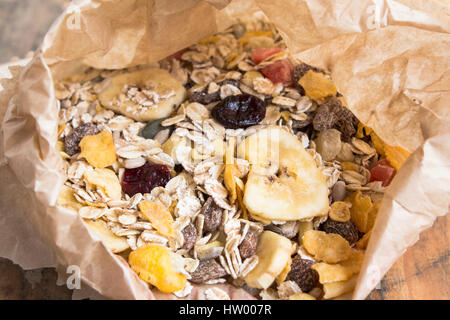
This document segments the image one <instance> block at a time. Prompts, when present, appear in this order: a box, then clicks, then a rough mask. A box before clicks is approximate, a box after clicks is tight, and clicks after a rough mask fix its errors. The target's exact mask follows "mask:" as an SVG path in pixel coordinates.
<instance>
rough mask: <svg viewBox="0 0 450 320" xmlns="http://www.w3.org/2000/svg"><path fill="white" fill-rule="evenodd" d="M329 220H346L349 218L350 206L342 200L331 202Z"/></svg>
mask: <svg viewBox="0 0 450 320" xmlns="http://www.w3.org/2000/svg"><path fill="white" fill-rule="evenodd" d="M328 215H329V216H330V219H331V220H334V221H337V222H347V221H348V220H350V208H349V206H348V204H347V203H346V202H344V201H336V202H333V204H332V205H331V208H330V213H329V214H328Z"/></svg>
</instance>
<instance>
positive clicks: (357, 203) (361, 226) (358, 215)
mask: <svg viewBox="0 0 450 320" xmlns="http://www.w3.org/2000/svg"><path fill="white" fill-rule="evenodd" d="M346 201H348V202H350V203H351V204H352V206H351V208H350V214H351V221H352V222H353V223H354V224H355V226H356V227H357V228H358V230H359V231H361V232H364V233H366V232H367V231H368V228H367V226H368V220H369V212H370V210H372V206H373V205H372V200H371V199H370V197H369V196H363V195H362V193H361V191H359V190H358V191H356V192H354V193H353V194H352V195H350V196H349V197H348V198H347V199H346Z"/></svg>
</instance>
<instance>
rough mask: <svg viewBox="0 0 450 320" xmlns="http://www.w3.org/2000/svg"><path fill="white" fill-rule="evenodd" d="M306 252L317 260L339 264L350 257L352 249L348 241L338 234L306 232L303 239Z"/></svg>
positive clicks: (315, 231)
mask: <svg viewBox="0 0 450 320" xmlns="http://www.w3.org/2000/svg"><path fill="white" fill-rule="evenodd" d="M302 243H303V246H304V248H305V249H306V251H307V252H308V253H309V254H311V255H313V256H314V258H315V259H316V260H319V261H325V262H327V263H338V262H340V261H344V260H347V259H348V258H349V257H350V253H351V249H350V244H349V243H348V241H347V240H345V239H344V238H343V237H341V236H340V235H338V234H334V233H325V232H323V231H317V230H309V231H306V232H305V234H304V235H303V238H302Z"/></svg>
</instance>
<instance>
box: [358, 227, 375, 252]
mask: <svg viewBox="0 0 450 320" xmlns="http://www.w3.org/2000/svg"><path fill="white" fill-rule="evenodd" d="M371 235H372V229H371V230H369V231H368V232H367V233H366V234H365V235H363V237H362V238H361V239H359V240H358V242H356V243H355V247H356V248H358V249H366V248H367V245H368V244H369V239H370V236H371Z"/></svg>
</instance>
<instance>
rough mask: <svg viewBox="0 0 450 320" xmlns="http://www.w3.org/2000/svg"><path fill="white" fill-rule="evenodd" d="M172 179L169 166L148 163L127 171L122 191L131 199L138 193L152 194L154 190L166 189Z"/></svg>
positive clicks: (124, 175)
mask: <svg viewBox="0 0 450 320" xmlns="http://www.w3.org/2000/svg"><path fill="white" fill-rule="evenodd" d="M170 179H171V175H170V171H169V169H168V168H167V166H165V165H163V164H150V163H148V162H147V163H145V164H144V165H143V166H141V167H139V168H134V169H125V172H124V174H123V180H122V190H123V192H125V193H126V194H127V195H129V196H130V197H132V196H133V195H135V194H136V193H142V194H144V193H150V192H151V191H152V190H153V188H156V187H164V186H165V185H166V184H167V182H169V180H170Z"/></svg>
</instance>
